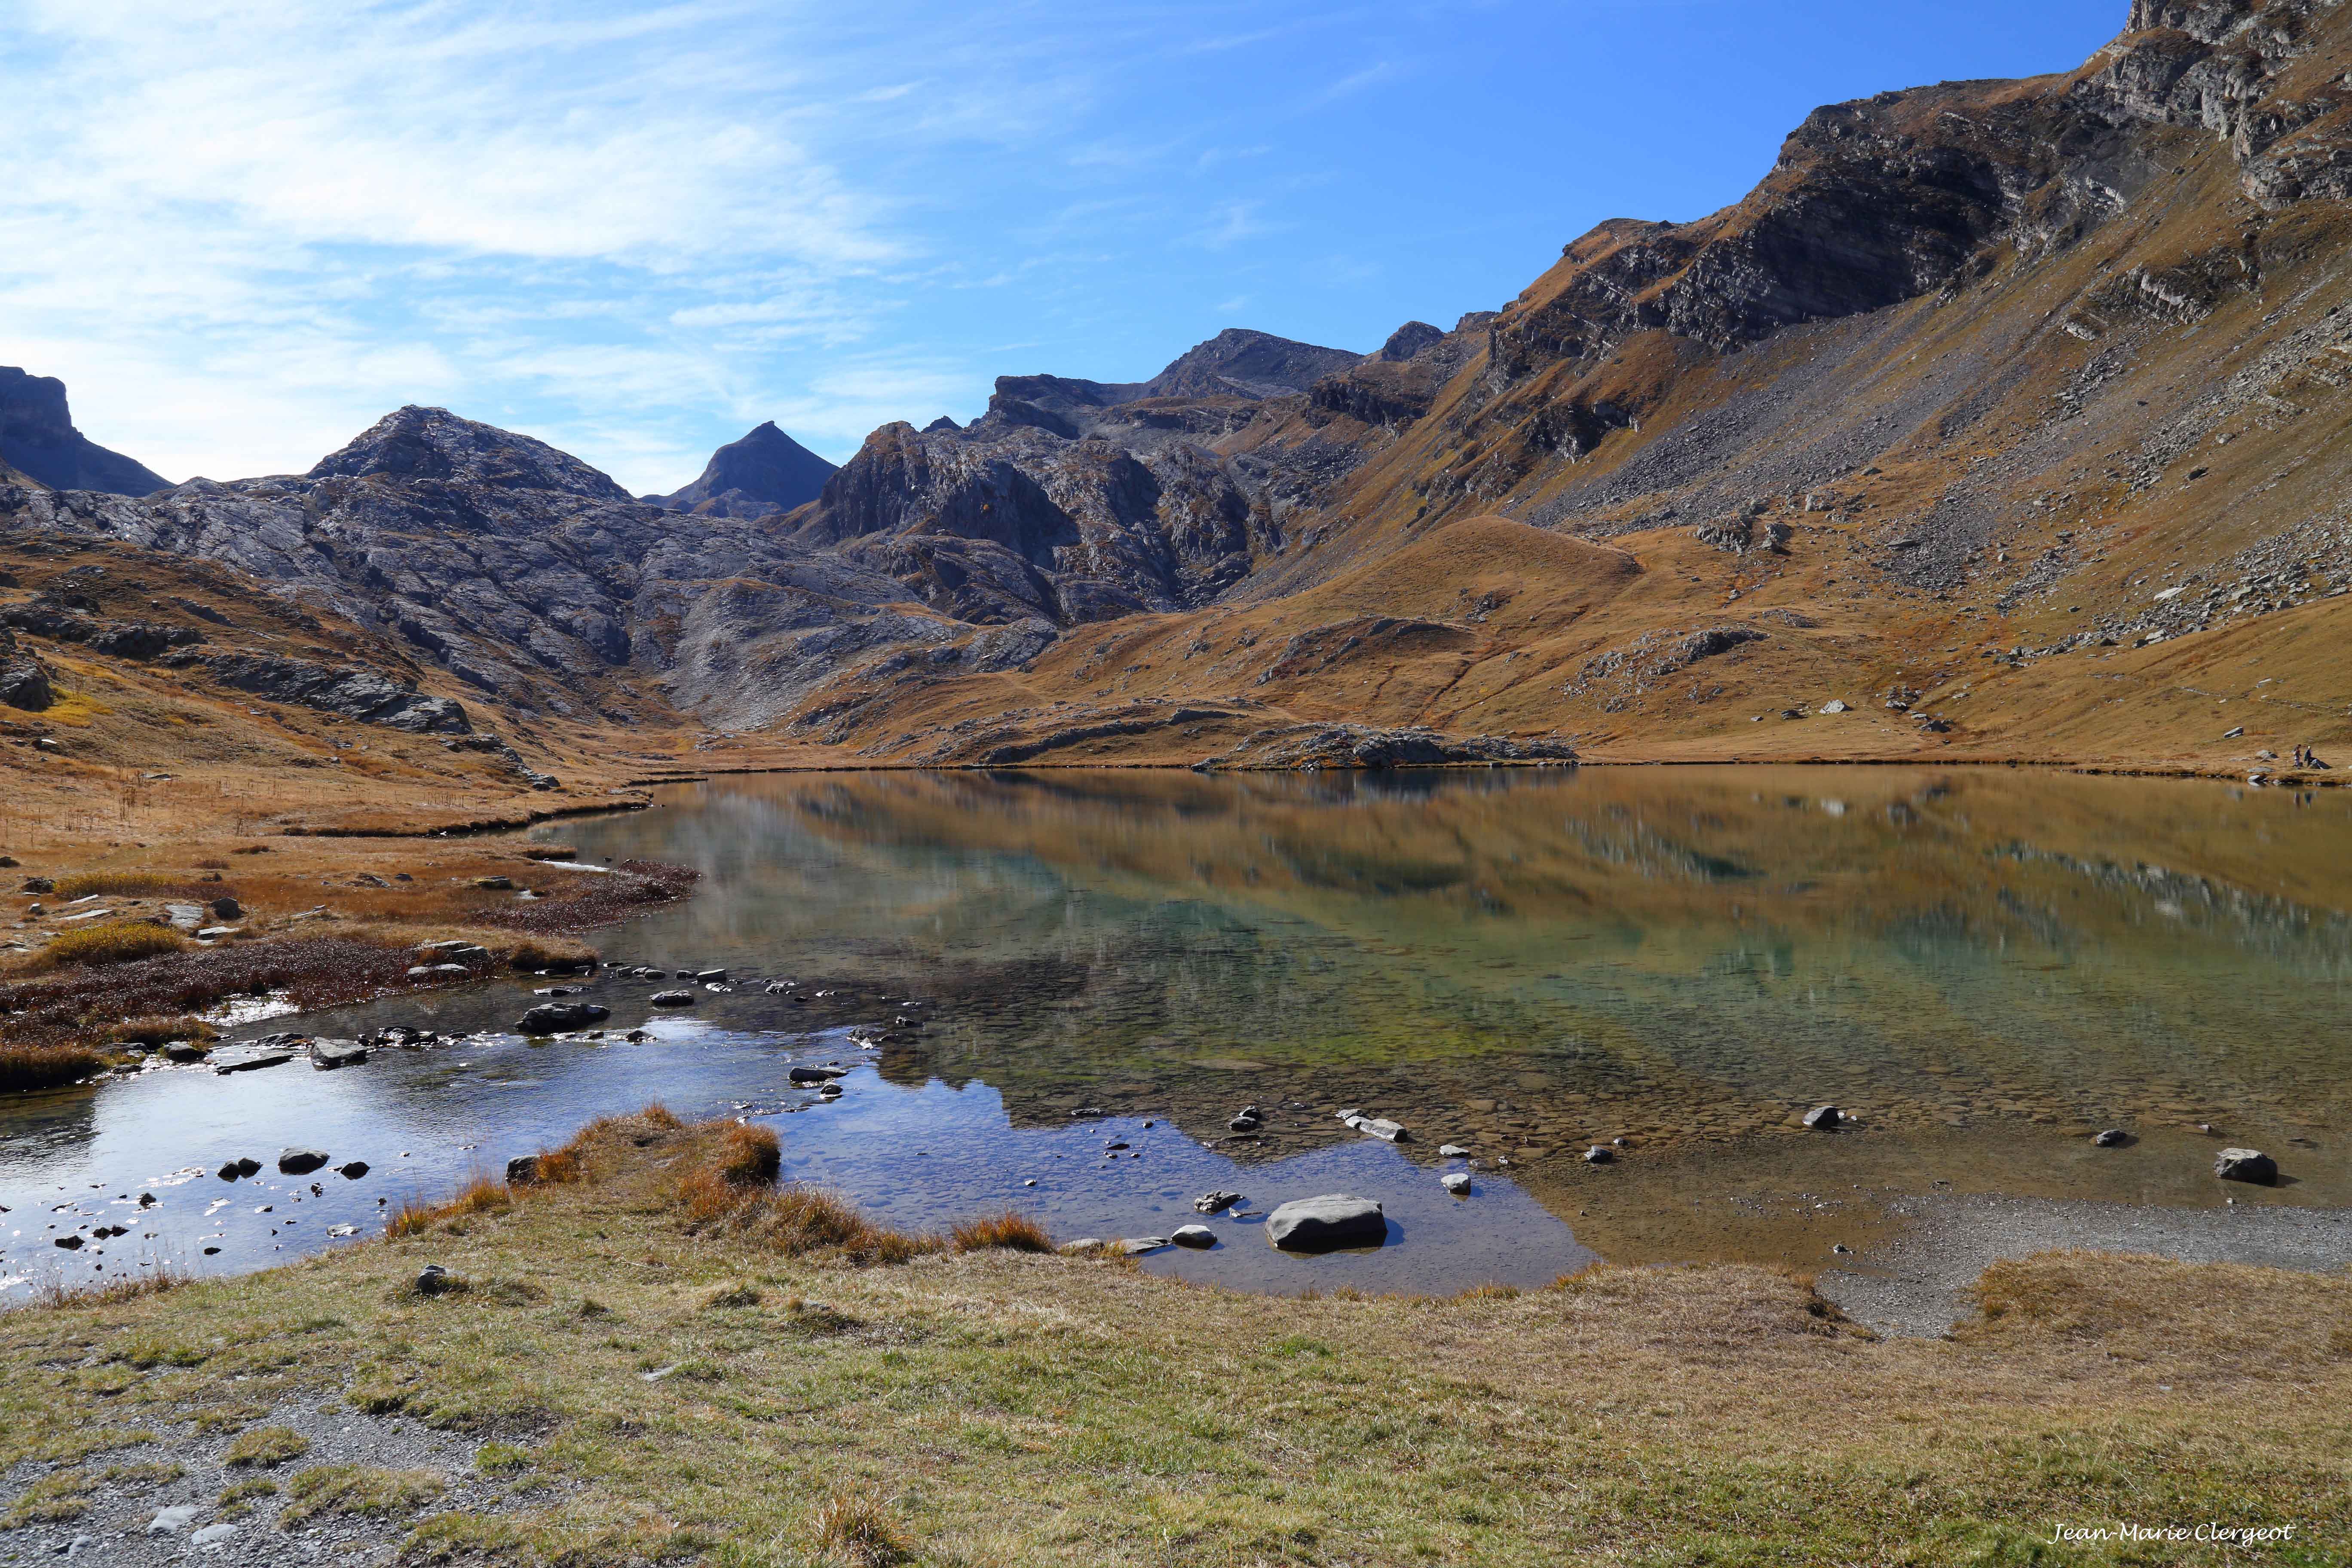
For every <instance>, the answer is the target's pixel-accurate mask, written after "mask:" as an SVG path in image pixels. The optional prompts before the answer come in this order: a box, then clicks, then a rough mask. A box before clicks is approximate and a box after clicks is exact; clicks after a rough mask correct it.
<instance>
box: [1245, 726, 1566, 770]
mask: <svg viewBox="0 0 2352 1568" xmlns="http://www.w3.org/2000/svg"><path fill="white" fill-rule="evenodd" d="M1574 761H1576V748H1575V747H1573V746H1571V745H1570V744H1569V743H1568V742H1564V741H1552V740H1544V739H1529V740H1522V739H1515V738H1512V737H1509V736H1505V735H1450V734H1445V733H1442V732H1440V731H1435V730H1422V729H1402V730H1383V729H1379V728H1375V727H1373V726H1370V725H1364V724H1297V725H1288V726H1279V727H1276V728H1273V729H1266V730H1260V731H1256V732H1255V733H1254V734H1252V735H1250V736H1249V737H1248V738H1246V739H1245V740H1244V741H1242V742H1239V743H1238V744H1236V745H1235V746H1234V748H1233V749H1232V750H1231V751H1229V752H1224V753H1223V754H1222V755H1220V756H1214V757H1211V758H1209V759H1208V760H1207V761H1206V762H1205V763H1202V766H1203V767H1209V768H1234V769H1275V768H1363V769H1381V768H1426V767H1446V766H1451V765H1457V764H1462V763H1572V762H1574Z"/></svg>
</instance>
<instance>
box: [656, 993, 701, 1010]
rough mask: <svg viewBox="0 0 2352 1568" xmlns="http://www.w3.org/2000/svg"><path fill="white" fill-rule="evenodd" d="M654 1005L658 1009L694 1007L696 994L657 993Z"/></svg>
mask: <svg viewBox="0 0 2352 1568" xmlns="http://www.w3.org/2000/svg"><path fill="white" fill-rule="evenodd" d="M653 1005H655V1006H656V1007H691V1006H693V1005H694V993H693V992H691V991H656V992H655V993H654V994H653Z"/></svg>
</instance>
